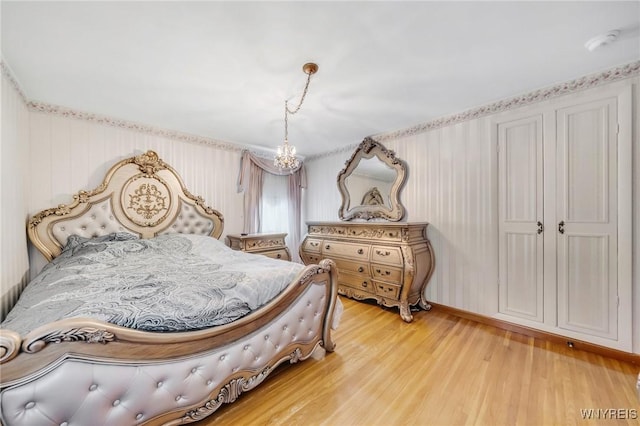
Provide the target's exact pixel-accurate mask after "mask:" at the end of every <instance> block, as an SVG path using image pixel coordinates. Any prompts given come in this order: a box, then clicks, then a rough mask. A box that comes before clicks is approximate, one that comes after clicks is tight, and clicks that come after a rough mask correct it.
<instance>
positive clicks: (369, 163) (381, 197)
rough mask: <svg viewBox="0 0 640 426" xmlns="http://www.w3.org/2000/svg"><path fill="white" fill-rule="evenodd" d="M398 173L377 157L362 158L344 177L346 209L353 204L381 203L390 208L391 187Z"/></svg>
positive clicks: (372, 204)
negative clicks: (347, 193) (347, 200)
mask: <svg viewBox="0 0 640 426" xmlns="http://www.w3.org/2000/svg"><path fill="white" fill-rule="evenodd" d="M397 176H398V173H397V172H396V171H395V170H394V169H392V168H391V167H390V166H387V165H386V164H385V163H383V162H382V161H380V160H379V159H378V157H372V158H362V159H360V162H359V163H358V165H357V166H356V168H355V169H354V170H353V172H351V175H349V177H347V178H346V179H345V185H346V186H347V191H349V200H350V204H352V205H349V206H347V209H351V208H353V207H355V206H359V205H360V206H376V205H381V206H385V207H387V208H389V209H390V208H391V199H390V198H389V195H390V194H391V187H392V186H393V183H394V182H395V180H396V177H397Z"/></svg>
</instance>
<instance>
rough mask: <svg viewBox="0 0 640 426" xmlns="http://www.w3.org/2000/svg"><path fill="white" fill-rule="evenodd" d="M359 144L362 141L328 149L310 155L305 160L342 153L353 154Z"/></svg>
mask: <svg viewBox="0 0 640 426" xmlns="http://www.w3.org/2000/svg"><path fill="white" fill-rule="evenodd" d="M358 146H360V142H358V143H354V144H350V145H347V146H343V147H341V148H337V149H334V150H333V151H327V152H323V153H321V154H314V155H309V156H308V157H305V161H311V160H318V159H320V158H325V157H331V156H332V155H336V154H342V153H348V154H351V153H352V152H353V151H354V150H355V149H356V148H357V147H358ZM345 161H346V160H345Z"/></svg>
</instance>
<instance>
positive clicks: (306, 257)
mask: <svg viewBox="0 0 640 426" xmlns="http://www.w3.org/2000/svg"><path fill="white" fill-rule="evenodd" d="M300 257H301V258H302V261H303V262H304V264H305V265H310V264H312V263H320V261H321V260H322V256H320V255H319V254H313V253H307V252H305V251H303V252H301V253H300Z"/></svg>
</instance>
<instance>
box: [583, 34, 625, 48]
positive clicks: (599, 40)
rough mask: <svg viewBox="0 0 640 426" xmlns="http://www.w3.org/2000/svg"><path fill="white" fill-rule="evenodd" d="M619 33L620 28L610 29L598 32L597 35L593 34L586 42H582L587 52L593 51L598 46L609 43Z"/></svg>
mask: <svg viewBox="0 0 640 426" xmlns="http://www.w3.org/2000/svg"><path fill="white" fill-rule="evenodd" d="M619 35H620V30H611V31H609V32H607V33H604V34H600V35H599V36H595V37H594V38H592V39H591V40H589V41H588V42H586V43H585V44H584V47H586V48H587V50H588V51H589V52H593V51H594V50H596V49H597V48H599V47H602V46H606V45H607V44H611V43H613V42H614V41H616V39H617V38H618V36H619Z"/></svg>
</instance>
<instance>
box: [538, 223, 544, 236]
mask: <svg viewBox="0 0 640 426" xmlns="http://www.w3.org/2000/svg"><path fill="white" fill-rule="evenodd" d="M543 231H544V225H543V224H542V222H540V221H538V234H542V232H543Z"/></svg>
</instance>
